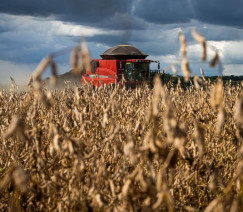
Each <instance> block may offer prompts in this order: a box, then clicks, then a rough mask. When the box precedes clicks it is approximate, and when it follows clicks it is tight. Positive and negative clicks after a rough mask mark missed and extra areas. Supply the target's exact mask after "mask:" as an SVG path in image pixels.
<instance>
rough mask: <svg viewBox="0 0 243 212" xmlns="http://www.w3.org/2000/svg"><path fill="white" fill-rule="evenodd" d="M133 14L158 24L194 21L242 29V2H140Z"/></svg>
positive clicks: (214, 0)
mask: <svg viewBox="0 0 243 212" xmlns="http://www.w3.org/2000/svg"><path fill="white" fill-rule="evenodd" d="M134 14H135V15H137V16H138V17H140V18H143V19H144V20H146V21H149V22H153V23H158V24H167V23H178V24H180V23H183V22H188V21H189V20H190V19H196V20H199V21H203V22H206V23H211V24H220V25H228V26H235V27H240V28H242V27H243V1H242V0H230V1H229V0H213V1H212V0H197V1H195V0H171V1H168V0H150V1H147V0H140V1H138V3H137V4H136V7H135V11H134Z"/></svg>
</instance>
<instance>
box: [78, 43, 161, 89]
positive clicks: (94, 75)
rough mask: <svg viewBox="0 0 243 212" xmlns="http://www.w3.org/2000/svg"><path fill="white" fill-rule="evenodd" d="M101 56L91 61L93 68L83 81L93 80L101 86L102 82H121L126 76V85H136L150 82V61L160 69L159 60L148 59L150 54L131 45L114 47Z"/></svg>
mask: <svg viewBox="0 0 243 212" xmlns="http://www.w3.org/2000/svg"><path fill="white" fill-rule="evenodd" d="M100 56H101V57H102V59H94V60H92V61H91V70H86V73H85V74H84V76H83V78H82V83H85V82H91V83H92V84H93V85H94V86H96V87H99V86H100V85H101V84H106V85H109V84H113V83H116V82H119V81H121V80H122V78H123V77H124V79H125V80H124V81H125V84H126V85H128V86H131V87H135V86H136V85H139V84H144V83H147V84H150V81H151V72H150V68H149V67H150V63H158V69H160V63H159V61H153V60H146V59H145V58H146V57H147V56H148V55H146V54H144V53H143V52H142V51H140V50H139V49H137V48H135V47H133V46H131V45H119V46H115V47H112V48H110V49H108V50H106V51H105V52H104V53H103V54H101V55H100ZM157 72H158V71H157ZM153 73H154V72H153Z"/></svg>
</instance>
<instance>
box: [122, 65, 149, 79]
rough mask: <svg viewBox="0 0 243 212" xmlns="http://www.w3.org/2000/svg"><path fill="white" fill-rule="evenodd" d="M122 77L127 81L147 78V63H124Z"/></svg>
mask: <svg viewBox="0 0 243 212" xmlns="http://www.w3.org/2000/svg"><path fill="white" fill-rule="evenodd" d="M124 77H125V79H126V80H127V81H146V80H148V78H149V63H131V62H128V63H126V66H125V72H124Z"/></svg>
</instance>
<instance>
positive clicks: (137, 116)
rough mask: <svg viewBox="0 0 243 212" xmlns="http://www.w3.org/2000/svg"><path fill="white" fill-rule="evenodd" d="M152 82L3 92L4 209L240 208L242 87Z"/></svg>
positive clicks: (0, 195) (0, 188)
mask: <svg viewBox="0 0 243 212" xmlns="http://www.w3.org/2000/svg"><path fill="white" fill-rule="evenodd" d="M154 83H155V84H154V88H153V89H149V88H147V87H146V86H144V87H139V88H136V89H134V90H130V89H125V87H123V86H121V85H116V86H115V87H114V86H113V87H101V88H99V89H94V88H93V87H92V86H89V85H86V86H83V87H82V88H77V87H76V88H74V89H71V88H66V89H64V90H59V91H52V92H46V93H44V94H43V93H42V94H41V93H38V92H44V91H45V88H43V91H42V90H41V91H40V90H38V87H36V88H34V89H30V90H29V91H22V92H17V90H15V89H16V88H14V89H12V91H11V92H8V93H7V92H5V91H1V92H0V116H1V119H0V210H1V211H2V210H6V209H10V210H11V211H70V210H74V211H202V210H205V211H240V209H241V208H242V207H243V146H242V142H243V140H242V137H243V97H242V87H241V85H239V84H238V85H231V84H230V82H228V83H226V84H223V83H222V81H221V80H220V79H219V80H218V81H217V82H215V83H211V82H210V81H207V80H204V81H203V80H202V79H201V78H199V77H197V78H196V79H194V84H193V83H192V84H191V86H190V87H188V88H182V87H181V85H180V82H178V84H177V85H173V84H171V83H167V84H166V85H162V83H161V81H160V78H159V77H156V78H155V82H154ZM42 95H44V96H42Z"/></svg>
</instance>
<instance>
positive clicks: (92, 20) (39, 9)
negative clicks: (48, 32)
mask: <svg viewBox="0 0 243 212" xmlns="http://www.w3.org/2000/svg"><path fill="white" fill-rule="evenodd" d="M131 8H132V1H131V0H122V1H114V0H52V1H47V0H41V1H29V0H8V1H3V2H1V7H0V12H2V13H9V14H17V15H32V16H43V17H46V16H53V17H54V18H55V19H59V20H61V21H66V22H73V23H79V24H84V25H92V26H96V27H98V26H100V27H107V28H126V27H130V26H129V24H128V23H130V22H131V17H129V13H130V11H131Z"/></svg>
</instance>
